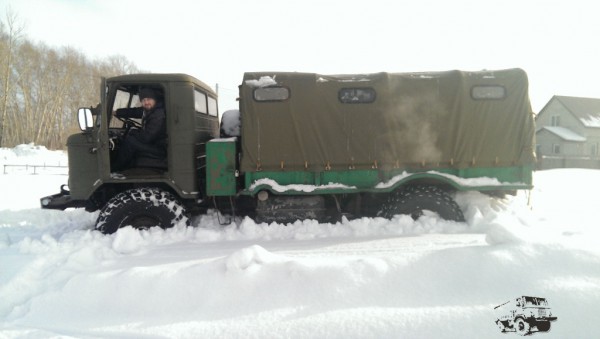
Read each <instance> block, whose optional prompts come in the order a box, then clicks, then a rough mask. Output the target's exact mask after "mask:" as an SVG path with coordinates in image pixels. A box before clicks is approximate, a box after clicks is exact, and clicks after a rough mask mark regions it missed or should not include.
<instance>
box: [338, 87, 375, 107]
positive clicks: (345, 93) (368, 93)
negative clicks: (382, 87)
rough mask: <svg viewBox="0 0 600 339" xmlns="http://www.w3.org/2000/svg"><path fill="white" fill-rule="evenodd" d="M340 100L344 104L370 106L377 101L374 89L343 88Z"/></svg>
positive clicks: (339, 96) (339, 94) (339, 95)
mask: <svg viewBox="0 0 600 339" xmlns="http://www.w3.org/2000/svg"><path fill="white" fill-rule="evenodd" d="M338 99H340V101H341V102H342V103H344V104H368V103H371V102H373V101H375V90H374V89H373V88H342V89H340V91H339V93H338Z"/></svg>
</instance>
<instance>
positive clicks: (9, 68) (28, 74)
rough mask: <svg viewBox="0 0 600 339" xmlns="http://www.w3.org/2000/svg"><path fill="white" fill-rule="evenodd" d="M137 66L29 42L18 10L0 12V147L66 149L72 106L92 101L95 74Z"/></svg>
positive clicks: (74, 128) (95, 98) (95, 93)
mask: <svg viewBox="0 0 600 339" xmlns="http://www.w3.org/2000/svg"><path fill="white" fill-rule="evenodd" d="M139 71H140V70H139V69H138V68H137V67H136V66H135V65H134V64H133V63H132V62H131V61H129V60H127V59H126V58H125V57H123V56H120V55H115V56H110V57H107V58H105V59H101V60H92V59H90V58H89V57H88V56H86V55H84V54H83V53H82V52H81V51H78V50H77V49H76V48H73V47H63V46H47V45H46V44H44V43H43V42H32V41H30V39H28V37H27V35H26V26H25V24H23V23H22V21H21V20H20V18H19V16H18V14H16V13H15V12H13V11H10V10H9V11H7V13H6V16H5V17H3V18H0V147H14V146H15V145H19V144H28V143H34V144H36V145H43V146H46V147H47V148H48V149H66V141H67V137H68V136H69V135H70V134H72V133H73V132H76V131H78V130H79V127H78V124H77V116H76V115H77V109H78V108H79V107H84V106H90V105H96V104H97V103H98V98H99V97H100V86H99V85H100V80H101V78H102V77H110V76H115V75H120V74H129V73H136V72H139Z"/></svg>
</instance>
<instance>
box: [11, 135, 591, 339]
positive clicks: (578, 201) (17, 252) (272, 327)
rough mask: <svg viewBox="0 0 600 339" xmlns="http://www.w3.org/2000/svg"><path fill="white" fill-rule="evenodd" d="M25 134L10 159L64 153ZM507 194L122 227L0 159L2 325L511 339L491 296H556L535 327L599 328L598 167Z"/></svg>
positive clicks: (54, 157)
mask: <svg viewBox="0 0 600 339" xmlns="http://www.w3.org/2000/svg"><path fill="white" fill-rule="evenodd" d="M66 162H67V159H66V155H65V154H63V153H62V152H51V151H48V150H46V149H44V148H43V147H35V146H32V145H21V146H19V147H16V148H14V149H0V165H4V164H30V165H31V164H43V163H48V164H61V165H64V164H66ZM534 180H535V185H536V187H535V189H534V190H533V191H532V192H531V197H530V204H528V198H529V197H528V196H527V195H526V194H525V193H520V194H519V195H517V196H516V197H510V198H506V199H498V198H489V197H487V196H484V195H482V194H479V193H460V194H459V195H458V196H457V197H456V199H457V201H458V203H459V204H460V205H461V207H462V208H463V210H464V211H465V217H466V218H467V222H466V223H454V222H446V221H442V220H440V219H438V218H437V217H436V216H435V215H425V216H424V217H422V218H421V219H419V220H417V221H413V220H412V219H411V218H409V217H407V216H397V217H395V218H394V219H393V220H391V221H390V220H385V219H379V218H372V219H367V218H365V219H361V220H352V221H348V220H344V221H343V222H341V223H337V224H318V223H316V222H314V221H309V220H307V221H298V222H296V223H294V224H288V225H278V224H271V225H267V224H256V223H254V222H253V221H252V220H250V219H246V220H238V221H237V223H236V224H231V225H227V226H220V225H219V222H218V219H217V216H216V215H215V214H214V213H213V214H209V215H205V216H200V217H196V218H194V220H193V224H194V227H189V228H185V227H183V226H181V227H175V228H173V229H169V230H161V229H156V228H154V229H151V230H149V231H137V230H134V229H132V228H124V229H121V230H119V231H118V232H117V233H116V234H113V235H109V236H106V235H102V234H100V233H98V232H96V231H93V230H92V229H93V225H94V222H95V218H96V217H97V213H93V214H92V213H86V212H85V211H83V210H80V209H75V210H68V211H64V212H63V211H46V210H41V209H40V208H39V198H40V197H42V196H45V195H49V194H54V193H57V192H58V191H59V186H60V185H61V184H64V183H66V181H67V176H66V175H60V174H55V173H46V172H43V171H42V173H38V174H35V175H34V174H28V172H26V171H22V170H20V171H9V172H8V173H6V174H4V173H2V174H0V192H2V194H0V338H40V337H42V338H46V337H61V338H70V337H73V338H513V337H517V335H516V334H515V333H505V334H501V333H500V331H499V330H498V328H497V327H496V325H495V323H494V321H495V320H496V314H495V312H494V306H496V305H499V304H502V303H504V302H505V301H508V300H510V299H514V298H516V297H518V296H521V295H531V296H538V297H545V298H547V299H548V301H549V303H550V306H551V307H552V312H553V314H554V315H556V316H557V317H558V320H557V321H555V322H553V323H552V329H551V331H550V332H547V333H544V332H537V333H533V334H532V337H535V338H599V337H600V328H599V327H598V326H596V325H594V324H595V323H596V322H597V319H598V315H600V246H599V245H600V222H599V221H598V220H597V219H596V218H597V216H598V215H599V214H600V205H599V202H600V200H599V199H598V192H600V170H582V169H565V170H551V171H543V172H537V173H535V176H534Z"/></svg>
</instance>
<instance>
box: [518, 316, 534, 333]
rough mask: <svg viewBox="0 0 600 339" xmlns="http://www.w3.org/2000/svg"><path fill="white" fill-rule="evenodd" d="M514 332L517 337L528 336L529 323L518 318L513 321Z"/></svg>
mask: <svg viewBox="0 0 600 339" xmlns="http://www.w3.org/2000/svg"><path fill="white" fill-rule="evenodd" d="M515 330H516V331H517V334H519V335H528V334H529V332H530V330H531V326H529V323H528V322H526V321H525V320H524V319H523V318H519V319H517V320H515Z"/></svg>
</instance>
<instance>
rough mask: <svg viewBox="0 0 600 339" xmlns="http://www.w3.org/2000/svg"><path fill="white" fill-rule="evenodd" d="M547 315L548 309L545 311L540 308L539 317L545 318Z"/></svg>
mask: <svg viewBox="0 0 600 339" xmlns="http://www.w3.org/2000/svg"><path fill="white" fill-rule="evenodd" d="M546 315H547V314H546V309H545V308H540V309H539V310H538V316H539V317H545V316H546Z"/></svg>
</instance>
